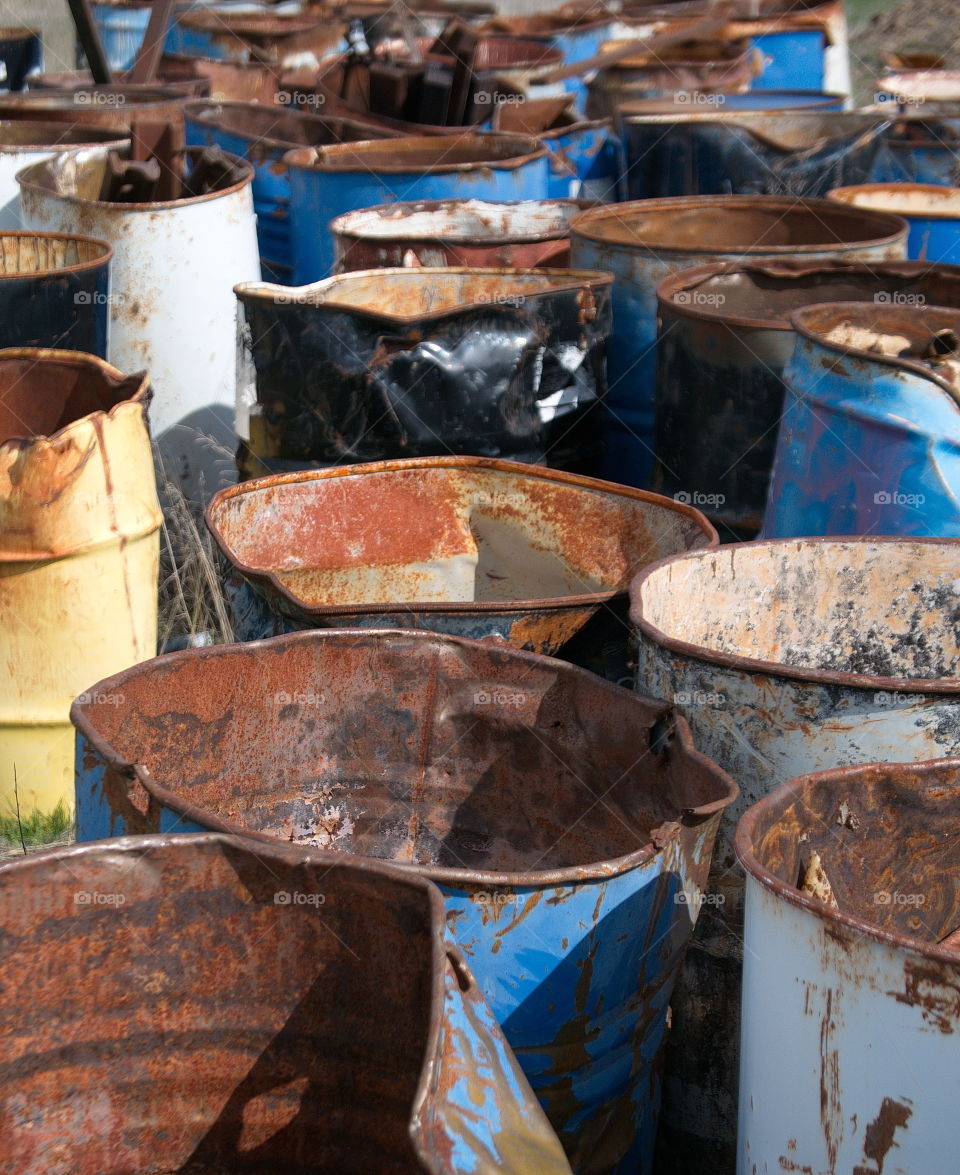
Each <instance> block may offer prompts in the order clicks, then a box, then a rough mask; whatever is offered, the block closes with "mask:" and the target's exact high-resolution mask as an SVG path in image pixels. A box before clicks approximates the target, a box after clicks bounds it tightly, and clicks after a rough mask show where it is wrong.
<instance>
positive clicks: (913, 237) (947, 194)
mask: <svg viewBox="0 0 960 1175" xmlns="http://www.w3.org/2000/svg"><path fill="white" fill-rule="evenodd" d="M827 197H828V199H830V200H838V201H839V202H840V203H842V204H850V205H852V206H853V207H854V208H874V209H876V210H877V211H878V212H892V213H893V214H894V215H895V216H902V217H903V219H904V220H905V221H906V222H907V224H908V225H909V226H910V235H909V236H908V237H907V256H908V257H909V259H910V260H911V261H929V262H932V263H933V264H937V265H940V264H942V265H960V188H948V187H942V186H940V185H939V184H858V185H855V186H854V187H849V188H834V189H833V191H831V192H828V193H827Z"/></svg>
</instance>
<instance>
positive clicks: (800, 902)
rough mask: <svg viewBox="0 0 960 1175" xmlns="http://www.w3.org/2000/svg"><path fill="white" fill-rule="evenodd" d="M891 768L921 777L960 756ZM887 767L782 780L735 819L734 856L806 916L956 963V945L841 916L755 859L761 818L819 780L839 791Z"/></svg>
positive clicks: (951, 765) (958, 763) (957, 765)
mask: <svg viewBox="0 0 960 1175" xmlns="http://www.w3.org/2000/svg"><path fill="white" fill-rule="evenodd" d="M895 766H896V768H897V770H898V771H899V772H902V773H903V774H904V775H909V776H912V777H914V778H916V779H922V778H923V777H924V776H925V775H931V774H935V773H939V772H941V771H943V770H944V769H950V770H954V771H956V772H958V773H960V758H950V759H928V760H927V761H925V762H922V763H897V764H895ZM890 767H891V764H890V763H865V764H861V765H859V766H856V767H838V768H836V769H835V770H832V771H821V772H818V773H811V774H809V775H800V776H798V777H797V778H795V779H791V780H788V781H787V782H786V783H781V784H780V785H779V786H777V787H775V788H774V789H773V790H772V791H770V792H769V793H768V794H767V795H765V796H763V797H762V798H761V799H759V800H758V801H757V802H756V803H755V804H752V805H751V806H750V807H749V808H748V809H747V810H746V812H744V814H743V815H742V816H741V817H740V822H739V824H738V825H737V830H736V833H735V834H734V841H733V843H734V849H735V851H736V854H737V860H738V861H739V862H740V864H741V865H742V866H743V868H744V869H745V870H746V871H747V873H749V874H750V876H751V877H753V878H754V880H755V881H757V882H759V884H760V885H762V886H763V887H764V889H768V890H771V891H772V892H773V893H775V894H776V895H777V897H778V898H782V899H783V901H785V902H789V903H790V904H791V905H793V906H798V907H799V908H800V909H802V910H809V911H810V913H811V914H814V915H816V916H817V917H818V918H821V919H822V920H823V921H824V922H825V923H826V924H827V926H828V927H829V926H830V925H838V926H844V927H846V928H847V929H849V930H852V931H853V932H854V933H855V934H857V935H858V936H861V937H866V938H871V939H873V940H874V941H875V942H879V943H882V944H883V945H884V946H892V947H896V948H898V949H899V950H909V951H915V952H916V953H917V954H919V955H923V956H924V957H925V958H928V959H936V960H938V961H943V962H948V963H952V964H954V965H956V963H957V961H958V958H960V947H958V948H957V949H956V950H950V949H949V948H947V947H942V946H940V945H939V944H938V943H930V942H926V941H925V940H924V939H922V938H915V937H914V936H913V935H911V934H900V933H897V932H896V931H893V930H884V929H883V927H881V926H877V925H876V924H875V923H873V922H867V921H865V920H864V919H863V918H857V917H856V916H855V915H853V914H846V913H844V912H843V911H842V910H836V909H834V908H833V907H832V906H828V905H827V904H826V902H821V901H818V900H817V899H816V898H814V897H810V896H809V895H807V894H805V893H802V892H801V891H800V890H799V889H797V888H796V887H795V886H792V885H788V884H787V883H786V882H785V881H783V880H781V879H780V878H779V877H777V876H776V875H775V874H773V873H771V872H770V870H769V869H767V868H766V867H765V866H764V865H762V864H761V863H760V861H759V860H758V858H757V856H756V854H755V852H754V845H755V844H756V841H757V837H758V835H759V826H760V824H761V823H762V821H763V820H764V817H767V816H770V815H776V814H777V813H779V812H780V811H782V810H783V809H784V808H785V807H786V806H787V804H788V803H789V801H791V800H795V799H799V800H801V802H802V800H803V796H804V793H806V792H809V790H810V789H811V788H812V787H813V786H814V785H815V784H816V783H818V782H822V781H823V780H830V781H831V783H833V782H835V783H836V788H837V791H838V793H839V791H840V790H841V789H843V788H849V786H850V785H853V786H854V787H856V785H857V784H858V783H859V781H860V780H861V779H862V778H863V776H864V774H865V773H866V772H870V771H876V770H878V769H879V770H884V771H889V770H890Z"/></svg>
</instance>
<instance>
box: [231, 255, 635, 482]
mask: <svg viewBox="0 0 960 1175" xmlns="http://www.w3.org/2000/svg"><path fill="white" fill-rule="evenodd" d="M461 274H462V275H469V276H471V277H489V278H491V279H494V280H496V279H503V278H508V277H518V278H519V277H522V278H525V279H528V280H529V281H530V285H531V289H530V291H529V293H528V294H526V295H524V296H525V297H529V298H540V297H545V296H547V295H549V294H563V293H570V292H571V291H574V290H580V289H582V288H583V287H585V286H586V287H588V288H590V289H594V290H595V289H602V288H604V287H609V286H612V285H613V274H610V273H602V272H600V271H599V270H594V269H546V268H540V267H539V266H538V267H537V268H536V269H529V268H526V269H524V268H516V267H509V266H466V265H439V266H426V265H424V266H419V265H418V266H412V267H406V268H405V267H403V266H391V267H389V268H384V269H354V270H349V271H348V272H346V273H339V274H334V275H333V276H332V277H325V278H321V279H320V280H319V281H316V282H310V283H308V284H307V285H305V286H281V285H277V284H276V283H274V282H241V283H240V284H239V285H237V286H234V288H233V292H234V294H235V295H236V297H237V298H238V299H239V300H240V301H241V302H244V301H249V302H260V303H265V304H267V305H275V306H278V305H291V304H292V305H301V306H314V307H315V308H317V309H320V308H322V307H330V308H331V309H332V310H336V311H339V312H340V313H343V314H353V315H356V316H357V317H358V318H374V319H377V320H378V321H387V322H396V323H402V324H403V325H412V324H414V323H418V322H433V321H436V320H438V319H443V318H450V317H452V316H454V315H457V314H462V313H463V312H464V311H465V310H468V309H470V308H472V307H474V306H477V305H487V303H480V302H471V301H464V302H462V303H458V304H457V305H455V306H449V307H445V308H441V309H438V310H430V311H426V312H419V313H416V314H397V313H393V312H391V311H390V310H389V309H380V308H374V307H373V306H355V305H352V304H351V303H349V302H345V301H344V302H338V301H337V300H336V292H337V290H338V289H340V288H342V287H344V286H349V285H350V284H351V283H353V282H358V281H359V280H361V279H363V280H365V281H369V280H371V279H375V280H377V281H382V280H383V279H384V278H388V277H392V278H398V279H400V280H402V281H409V282H410V283H411V284H423V283H425V282H429V281H430V280H436V279H437V278H439V277H443V276H457V275H461ZM551 278H556V279H557V281H556V282H551V281H550V279H551ZM537 279H542V281H541V284H539V285H537V284H535V283H536V282H537ZM560 279H563V280H560ZM327 291H331V292H330V293H329V294H328V293H327ZM351 468H354V469H355V468H356V466H352V467H351ZM244 484H247V485H249V484H250V483H249V482H246V483H244Z"/></svg>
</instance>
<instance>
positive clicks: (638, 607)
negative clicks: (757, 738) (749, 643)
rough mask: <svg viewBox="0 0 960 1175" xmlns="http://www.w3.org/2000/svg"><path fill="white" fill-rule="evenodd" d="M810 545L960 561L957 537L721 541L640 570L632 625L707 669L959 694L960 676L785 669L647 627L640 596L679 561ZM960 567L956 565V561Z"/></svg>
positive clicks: (632, 595) (815, 682)
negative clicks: (906, 548) (879, 547)
mask: <svg viewBox="0 0 960 1175" xmlns="http://www.w3.org/2000/svg"><path fill="white" fill-rule="evenodd" d="M812 543H817V544H820V543H832V544H834V545H836V546H849V545H854V544H860V543H870V544H871V545H873V544H883V543H899V544H900V545H901V546H903V545H906V544H908V543H909V544H911V545H913V544H914V543H920V544H923V545H929V546H940V547H948V548H950V549H954V550H956V552H957V557H958V560H960V539H947V538H943V539H941V538H925V537H919V538H913V537H910V538H907V537H903V538H900V537H895V536H893V535H876V536H871V535H817V536H815V537H811V538H788V539H758V540H756V541H754V542H752V543H725V544H724V546H723V547H722V548H713V549H710V548H701V549H698V550H695V551H684V552H682V553H681V554H679V555H669V556H668V557H667V558H666V559H659V560H658V561H657V562H656V563H651V564H650V565H649V566H647V567H644V568H643V569H642V570H641V571H640V572H638V573H637V575H635V576H634V578H633V581H632V582H631V584H630V622H631V623H632V624H634V625H636V627H637V628H638V629H639V631H640V633H641V634H642V635H643V637H645V638H646V640H648V641H649V642H650V643H651V644H653V645H656V646H657V647H658V648H662V649H666V650H668V651H669V652H671V653H675V654H677V655H678V656H680V657H686V658H687V659H688V660H691V661H703V662H705V663H706V664H708V665H717V666H719V667H720V668H721V669H733V670H736V671H738V672H741V673H760V674H763V675H764V676H766V677H782V678H786V679H788V680H790V681H802V682H804V683H806V684H812V685H840V686H845V687H847V688H857V689H860V688H862V689H869V690H875V691H884V690H885V691H888V692H889V691H892V692H896V691H898V690H901V689H903V691H904V692H907V691H909V692H910V693H914V694H931V695H938V694H960V678H952V677H881V676H879V674H871V673H846V672H844V671H843V670H839V669H804V668H802V667H800V666H797V665H783V664H781V663H780V662H779V661H763V660H760V659H759V658H755V657H744V656H743V655H742V654H740V653H723V652H720V651H719V650H717V649H708V648H706V647H705V646H704V645H694V644H691V643H690V642H689V641H682V640H678V639H677V638H676V637H672V636H667V634H666V633H665V632H664V631H663V630H662V629H659V628H657V627H656V626H655V625H653V624H651V623H650V621H649V620H647V619H646V618H645V617H644V615H643V599H642V592H643V588H644V585H645V584H646V582H647V580H648V579H651V578H652V577H653V576H654V575H657V574H659V573H660V572H661V571H663V570H664V569H666V568H667V567H669V566H670V565H671V564H673V563H679V562H680V561H681V560H690V559H696V558H701V557H703V556H705V555H714V554H717V552H718V550H719V551H722V552H723V553H724V554H726V553H727V552H730V554H731V556H733V555H734V554H735V553H736V552H737V551H742V550H747V551H755V550H757V549H759V548H760V547H771V548H773V547H793V548H794V549H797V548H801V547H805V546H809V545H810V544H812ZM958 566H960V562H958Z"/></svg>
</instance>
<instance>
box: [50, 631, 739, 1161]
mask: <svg viewBox="0 0 960 1175" xmlns="http://www.w3.org/2000/svg"><path fill="white" fill-rule="evenodd" d="M98 691H99V692H101V693H103V692H110V693H113V694H121V695H122V696H123V699H124V701H123V703H122V705H120V706H118V707H110V706H107V705H102V704H99V703H97V702H93V703H92V704H90V703H87V702H85V703H78V705H77V706H75V707H74V710H73V719H74V722H75V724H76V725H77V728H78V732H79V733H78V737H79V739H80V747H81V749H80V751H78V763H80V764H82V766H81V768H80V775H79V776H78V781H77V803H78V836H80V837H81V838H86V837H88V836H90V835H100V834H103V833H105V832H108V831H114V832H118V831H140V832H146V831H151V830H156V829H157V828H159V829H161V830H162V829H164V828H173V827H177V828H179V829H182V830H184V831H199V830H202V829H210V828H216V829H220V830H228V831H233V832H243V833H245V834H246V835H248V836H250V837H251V838H255V839H256V840H257V841H258V842H260V844H273V843H275V842H276V841H283V842H287V843H291V842H292V843H293V844H295V845H298V846H301V847H303V848H305V849H310V848H312V847H328V848H330V849H333V850H336V851H338V852H340V853H342V854H350V855H358V856H365V857H375V858H378V859H381V860H387V861H391V862H395V863H396V864H398V865H401V866H404V867H405V868H407V869H411V870H414V869H415V870H417V871H419V872H421V873H422V874H423V875H424V876H426V877H429V878H430V879H431V880H433V881H435V882H436V883H437V884H439V885H440V886H441V887H442V890H443V893H444V898H445V903H446V915H447V924H448V930H449V934H450V936H451V938H452V939H453V940H455V941H456V942H457V944H458V945H459V946H460V947H461V948H462V949H463V950H464V952H465V954H466V955H467V957H468V958H469V959H470V966H471V969H472V970H473V972H474V974H475V975H476V976H477V979H478V982H479V984H480V986H481V989H482V990H483V992H484V994H485V996H486V997H487V999H488V1000H489V1002H490V1006H491V1008H492V1010H493V1012H494V1014H495V1015H496V1017H497V1019H498V1021H499V1022H500V1023H501V1024H502V1026H503V1027H504V1031H505V1034H506V1036H507V1039H508V1040H509V1041H510V1043H511V1045H512V1046H513V1047H514V1048H515V1049H516V1050H517V1055H518V1059H519V1061H520V1063H521V1065H522V1067H523V1069H524V1072H525V1073H526V1074H527V1076H528V1078H529V1080H530V1082H531V1085H532V1086H533V1088H534V1090H535V1092H536V1093H537V1096H538V1097H539V1098H540V1101H541V1104H542V1105H543V1106H544V1109H545V1110H546V1111H547V1113H548V1115H549V1117H550V1119H551V1121H552V1122H553V1124H554V1126H555V1128H556V1129H557V1131H558V1133H559V1134H560V1137H561V1141H562V1142H563V1144H564V1146H565V1148H566V1150H567V1154H568V1156H569V1157H570V1159H571V1161H572V1162H573V1164H574V1165H575V1166H576V1168H577V1170H584V1171H594V1172H598V1173H599V1172H617V1173H618V1175H628V1173H633V1172H637V1171H642V1172H647V1171H649V1169H650V1168H649V1161H650V1156H651V1153H652V1146H653V1132H654V1129H655V1123H656V1116H657V1110H658V1103H659V1078H658V1064H657V1055H658V1052H659V1050H660V1047H661V1045H662V1041H663V1037H664V1034H665V1031H666V1017H667V1003H668V1001H669V998H670V990H671V987H672V984H673V979H674V976H675V974H676V971H677V968H678V967H679V965H680V961H681V959H682V956H683V953H684V950H685V947H686V944H687V942H688V940H689V937H690V933H691V930H692V927H693V924H694V922H695V920H696V916H697V912H698V909H699V903H698V900H697V898H698V895H699V893H700V886H701V884H702V882H703V880H704V879H705V878H706V875H707V871H708V867H709V857H710V851H711V848H712V842H713V836H714V834H715V830H716V826H717V823H718V821H719V816H720V811H721V810H722V809H723V808H724V807H726V806H727V805H728V804H729V803H730V802H731V800H732V799H733V796H734V795H735V791H736V789H735V787H734V785H733V784H732V782H731V781H730V780H729V779H728V778H727V777H726V776H724V774H723V773H722V772H720V771H719V770H717V768H715V766H714V765H713V764H711V763H709V762H708V761H707V760H706V759H704V758H703V757H702V756H700V755H699V754H698V753H697V752H696V751H695V750H694V749H693V745H692V743H691V741H690V739H689V736H688V732H687V729H686V725H685V724H684V723H683V722H676V721H674V718H673V714H672V708H671V707H670V706H668V705H666V704H664V703H662V702H657V701H654V700H652V699H649V698H641V697H639V696H637V695H636V694H632V693H628V692H627V691H624V690H620V689H617V687H616V686H613V685H611V684H609V683H607V682H604V681H602V680H600V679H599V678H597V677H594V676H593V675H591V674H588V673H586V672H584V671H583V670H579V669H575V668H573V667H572V666H570V665H566V664H564V663H562V662H559V661H555V660H550V659H547V658H541V657H535V656H532V655H530V654H525V653H521V652H518V651H517V650H513V649H506V648H503V647H501V646H497V645H495V644H490V643H485V642H473V641H466V640H459V639H454V638H440V637H436V636H433V635H431V634H427V633H400V632H383V631H380V632H377V631H372V632H371V631H367V632H360V631H350V630H339V631H335V632H324V633H320V632H314V633H299V634H296V635H293V636H287V637H280V638H278V639H276V640H272V641H264V642H260V643H256V644H247V645H232V646H220V647H219V648H211V649H205V650H194V651H192V652H186V653H174V654H171V655H169V656H167V657H165V658H162V659H159V660H157V661H156V662H154V663H153V664H152V665H151V666H149V667H147V668H146V669H134V670H132V671H130V672H127V673H124V674H121V675H119V676H118V677H116V678H114V679H113V680H112V681H111V682H109V683H108V682H104V683H101V684H100V686H99V687H98ZM133 763H137V764H142V765H143V767H142V768H141V767H133V766H132V764H133ZM280 764H282V767H281V766H279V765H280ZM131 773H132V774H131ZM133 777H136V780H137V782H136V783H133V784H132V785H131V779H132V778H133ZM532 1169H533V1170H538V1169H537V1168H536V1167H534V1168H532Z"/></svg>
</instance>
